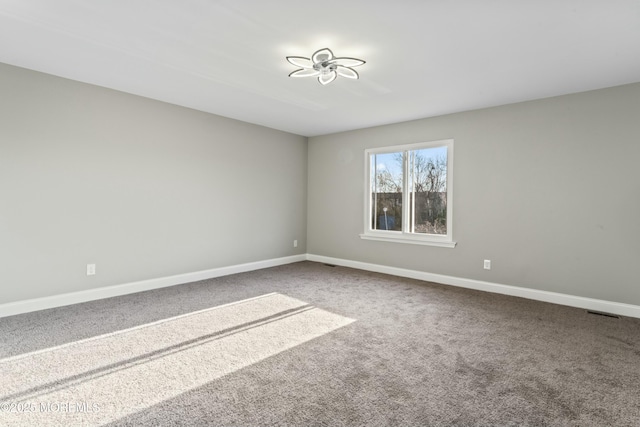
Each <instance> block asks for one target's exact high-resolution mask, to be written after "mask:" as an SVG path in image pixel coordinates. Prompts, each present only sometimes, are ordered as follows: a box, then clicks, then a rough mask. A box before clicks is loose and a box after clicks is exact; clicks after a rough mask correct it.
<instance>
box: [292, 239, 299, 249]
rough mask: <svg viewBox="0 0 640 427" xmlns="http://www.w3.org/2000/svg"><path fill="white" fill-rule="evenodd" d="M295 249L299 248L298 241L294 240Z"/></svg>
mask: <svg viewBox="0 0 640 427" xmlns="http://www.w3.org/2000/svg"><path fill="white" fill-rule="evenodd" d="M293 247H294V248H297V247H298V241H297V240H294V241H293Z"/></svg>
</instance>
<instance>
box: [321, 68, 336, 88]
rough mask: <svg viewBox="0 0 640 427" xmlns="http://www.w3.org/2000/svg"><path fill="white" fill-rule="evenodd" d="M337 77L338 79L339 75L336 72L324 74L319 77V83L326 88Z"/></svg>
mask: <svg viewBox="0 0 640 427" xmlns="http://www.w3.org/2000/svg"><path fill="white" fill-rule="evenodd" d="M336 77H338V74H337V73H336V72H335V71H332V72H330V73H327V74H322V75H321V76H320V77H318V81H319V82H320V84H321V85H323V86H325V85H328V84H329V83H331V82H332V81H334V80H335V79H336Z"/></svg>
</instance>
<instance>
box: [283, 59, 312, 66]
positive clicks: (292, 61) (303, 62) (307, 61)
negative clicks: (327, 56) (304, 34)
mask: <svg viewBox="0 0 640 427" xmlns="http://www.w3.org/2000/svg"><path fill="white" fill-rule="evenodd" d="M287 61H289V63H290V64H293V65H295V66H296V67H302V68H313V62H311V60H310V59H309V58H305V57H304V56H287Z"/></svg>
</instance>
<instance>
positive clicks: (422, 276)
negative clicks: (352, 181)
mask: <svg viewBox="0 0 640 427" xmlns="http://www.w3.org/2000/svg"><path fill="white" fill-rule="evenodd" d="M305 260H307V261H313V262H322V263H327V264H334V265H340V266H343V267H351V268H357V269H359V270H366V271H373V272H376V273H384V274H391V275H394V276H400V277H408V278H411V279H417V280H424V281H427V282H435V283H441V284H443V285H451V286H458V287H461V288H467V289H475V290H479V291H485V292H493V293H497V294H503V295H511V296H516V297H521V298H527V299H532V300H536V301H544V302H550V303H553V304H560V305H567V306H570V307H576V308H583V309H587V310H594V311H599V312H604V313H611V314H617V315H620V316H628V317H636V318H640V306H637V305H632V304H625V303H620V302H614V301H606V300H599V299H594V298H586V297H580V296H574V295H567V294H561V293H557V292H549V291H541V290H537V289H530V288H521V287H518V286H511V285H502V284H499V283H491V282H484V281H481V280H474V279H465V278H461V277H455V276H446V275H443V274H434V273H427V272H424V271H417V270H409V269H404V268H397V267H389V266H386V265H379V264H370V263H366V262H360V261H351V260H345V259H341V258H332V257H326V256H321V255H314V254H301V255H293V256H288V257H283V258H275V259H270V260H264V261H256V262H251V263H246V264H238V265H232V266H227V267H220V268H214V269H211V270H204V271H197V272H193V273H186V274H178V275H175V276H168V277H160V278H157V279H150V280H142V281H139V282H133V283H126V284H122V285H115V286H107V287H103V288H97V289H88V290H86V291H79V292H71V293H66V294H60V295H52V296H49V297H42V298H35V299H30V300H24V301H16V302H10V303H6V304H0V318H2V317H7V316H13V315H16V314H22V313H29V312H32V311H38V310H45V309H48V308H55V307H61V306H65V305H71V304H78V303H82V302H87V301H94V300H99V299H103V298H110V297H115V296H120V295H126V294H132V293H136V292H142V291H148V290H153V289H159V288H164V287H168V286H175V285H181V284H184V283H190V282H196V281H199V280H206V279H212V278H215V277H221V276H228V275H230V274H237V273H244V272H247V271H253V270H260V269H263V268H269V267H276V266H279V265H285V264H292V263H294V262H300V261H305Z"/></svg>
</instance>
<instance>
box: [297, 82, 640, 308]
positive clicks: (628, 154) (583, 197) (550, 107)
mask: <svg viewBox="0 0 640 427" xmlns="http://www.w3.org/2000/svg"><path fill="white" fill-rule="evenodd" d="M445 138H453V139H454V140H455V146H454V162H455V165H454V175H453V180H454V200H453V203H454V218H453V221H454V240H456V241H457V242H458V245H457V247H456V248H454V249H446V248H436V247H426V246H415V245H402V244H398V243H386V242H378V241H368V240H361V239H360V238H359V236H358V234H359V233H361V232H362V231H363V227H364V226H363V198H364V182H363V180H364V154H363V151H364V149H365V148H371V147H380V146H388V145H394V144H406V143H414V142H422V141H431V140H438V139H445ZM308 192H309V203H308V207H307V208H308V215H309V216H308V235H307V238H308V241H309V245H308V252H309V253H311V254H315V255H323V256H329V257H336V258H342V259H347V260H354V261H361V262H369V263H375V264H381V265H388V266H394V267H400V268H407V269H412V270H418V271H425V272H429V273H438V274H445V275H450V276H455V277H462V278H470V279H476V280H483V281H489V282H494V283H502V284H508V285H514V286H521V287H527V288H533V289H539V290H547V291H554V292H560V293H566V294H570V295H577V296H584V297H591V298H598V299H604V300H609V301H617V302H625V303H630V304H640V274H639V273H640V84H633V85H626V86H620V87H615V88H610V89H604V90H597V91H592V92H586V93H580V94H575V95H568V96H561V97H556V98H549V99H544V100H539V101H533V102H525V103H519V104H513V105H507V106H502V107H497V108H489V109H483V110H477V111H471V112H465V113H459V114H452V115H447V116H442V117H436V118H429V119H423V120H417V121H411V122H406V123H399V124H393V125H388V126H381V127H376V128H370V129H362V130H357V131H352V132H344V133H339V134H333V135H325V136H319V137H314V138H310V139H309V188H308ZM484 259H491V260H492V270H491V271H486V270H483V260H484Z"/></svg>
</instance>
